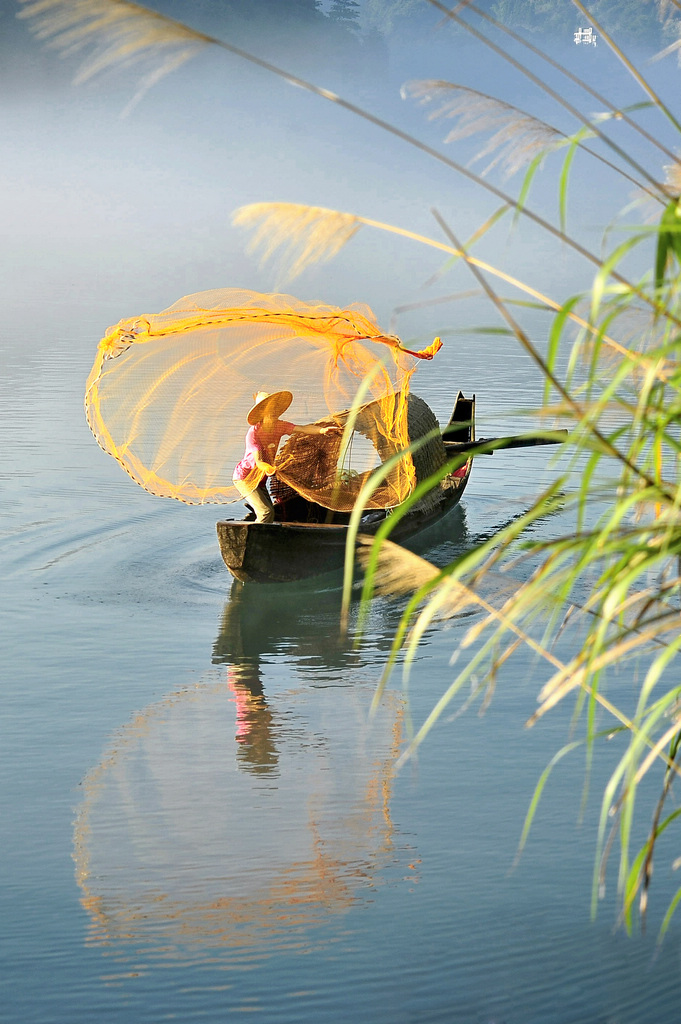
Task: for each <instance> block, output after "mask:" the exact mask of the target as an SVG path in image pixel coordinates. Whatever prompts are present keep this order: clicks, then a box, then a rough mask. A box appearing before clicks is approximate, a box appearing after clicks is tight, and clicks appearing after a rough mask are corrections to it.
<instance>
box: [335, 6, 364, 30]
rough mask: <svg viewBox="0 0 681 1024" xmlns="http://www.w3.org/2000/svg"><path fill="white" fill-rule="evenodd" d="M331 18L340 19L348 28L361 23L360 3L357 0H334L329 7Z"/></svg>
mask: <svg viewBox="0 0 681 1024" xmlns="http://www.w3.org/2000/svg"><path fill="white" fill-rule="evenodd" d="M329 18H331V20H332V21H340V22H341V23H342V24H343V25H346V26H347V27H348V28H351V27H355V26H357V25H358V24H359V4H358V3H357V0H333V3H332V4H331V7H330V9H329Z"/></svg>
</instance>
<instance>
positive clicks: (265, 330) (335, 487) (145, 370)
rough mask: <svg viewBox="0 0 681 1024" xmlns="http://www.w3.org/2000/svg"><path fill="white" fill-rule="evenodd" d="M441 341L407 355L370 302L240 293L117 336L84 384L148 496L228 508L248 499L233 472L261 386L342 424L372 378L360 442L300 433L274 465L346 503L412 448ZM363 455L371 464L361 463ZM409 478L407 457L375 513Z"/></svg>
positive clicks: (194, 300) (218, 295)
mask: <svg viewBox="0 0 681 1024" xmlns="http://www.w3.org/2000/svg"><path fill="white" fill-rule="evenodd" d="M439 347H440V342H439V339H436V341H435V342H434V343H433V345H431V346H430V347H429V348H428V349H425V350H423V351H422V352H410V351H409V350H407V349H405V348H404V347H403V346H402V345H401V343H400V342H399V340H398V339H397V338H395V337H391V336H387V335H384V334H383V333H382V331H381V329H380V327H379V326H378V324H377V323H376V320H375V318H374V316H373V314H372V312H371V310H370V309H369V308H368V307H366V306H353V307H352V308H350V309H337V308H334V307H331V306H326V305H320V304H314V305H313V304H308V303H305V302H301V301H300V300H298V299H295V298H293V297H292V296H290V295H276V294H274V295H262V294H259V293H257V292H250V291H243V290H241V289H231V288H230V289H218V290H214V291H207V292H199V293H197V294H195V295H188V296H185V297H184V298H182V299H180V300H179V301H178V302H176V303H175V304H174V305H173V306H170V307H169V308H168V309H166V310H163V312H161V313H158V314H152V315H147V316H141V317H137V318H130V319H127V320H121V321H120V322H119V323H118V324H117V325H116V326H115V327H111V328H110V329H109V330H108V331H107V333H106V334H105V336H104V337H103V338H102V340H101V341H100V343H99V347H98V350H97V357H96V359H95V363H94V366H93V368H92V371H91V373H90V376H89V378H88V381H87V387H86V393H85V408H86V414H87V419H88V423H89V425H90V428H91V430H92V432H93V433H94V435H95V437H96V438H97V441H98V442H99V444H100V445H101V447H102V448H103V449H104V450H105V451H107V452H109V454H111V455H113V456H114V458H116V459H117V460H118V461H119V462H120V464H121V465H122V466H123V468H124V469H125V470H126V472H128V473H129V474H130V476H131V477H132V478H133V480H135V481H136V482H137V483H138V484H140V485H141V486H142V487H144V488H145V489H146V490H147V491H150V492H151V493H152V494H158V495H162V496H164V497H171V498H177V499H179V500H180V501H184V502H188V503H190V504H203V503H211V502H214V503H221V502H230V501H235V500H238V499H239V498H240V497H241V495H240V494H239V492H238V491H237V490H236V488H235V487H234V484H233V482H232V473H233V470H234V467H235V465H236V464H237V463H238V462H239V460H240V459H241V458H242V456H243V453H244V436H245V433H246V431H247V429H248V423H247V419H246V417H247V414H248V410H249V409H250V407H251V406H252V405H253V397H254V394H255V392H259V391H265V392H270V393H271V392H275V391H280V390H288V391H291V392H292V393H293V403H292V405H291V407H290V408H289V409H288V410H287V411H286V412H285V413H284V414H283V415H282V419H283V420H286V421H289V422H292V423H295V424H296V425H309V424H313V423H315V424H318V425H321V426H323V425H332V424H333V423H334V422H336V423H340V424H341V425H342V424H343V423H344V421H345V418H346V417H345V415H344V413H345V412H346V411H347V410H348V409H349V407H350V406H351V404H352V402H353V399H354V397H355V395H356V393H357V391H358V388H359V386H360V385H361V384H362V382H363V381H366V380H367V379H368V380H369V385H368V390H367V392H366V393H365V399H364V400H363V405H362V408H361V410H360V412H359V415H358V417H357V420H356V422H355V430H354V433H353V436H352V438H351V439H350V444H347V443H343V439H342V435H341V434H340V433H338V434H333V433H332V434H326V435H317V434H310V435H308V434H299V433H294V434H293V435H292V437H291V438H290V440H289V441H288V442H284V443H282V445H281V446H280V450H279V454H278V456H277V459H276V461H275V463H274V468H275V469H276V475H277V479H278V480H279V481H282V482H283V483H284V484H286V485H288V486H289V487H292V488H293V489H294V490H295V491H296V492H297V493H298V494H301V495H303V497H305V498H307V499H308V500H310V501H314V502H317V503H318V504H321V505H324V506H325V507H327V508H331V509H336V510H339V511H348V510H349V509H351V508H352V505H353V504H354V501H355V498H356V497H357V494H358V492H359V489H360V487H361V485H362V483H363V481H364V480H365V479H366V477H367V476H368V475H369V474H370V472H371V471H372V468H373V464H375V463H376V462H385V461H386V460H387V459H388V458H389V457H390V456H391V455H393V454H394V453H396V452H400V451H403V450H404V449H405V448H406V447H407V445H408V444H409V436H408V424H407V404H408V393H409V383H410V378H411V375H412V374H413V372H414V369H415V368H416V366H417V365H418V360H419V359H423V358H426V359H429V358H432V356H433V355H434V354H435V353H436V352H437V351H438V349H439ZM346 442H347V438H346ZM358 450H359V452H360V455H361V458H363V459H364V465H362V462H361V459H360V462H359V463H357V464H356V465H354V466H353V463H352V459H353V453H354V454H355V455H356V454H357V451H358ZM270 468H271V467H270ZM261 470H262V467H258V471H257V473H256V475H255V477H254V479H253V480H252V481H250V482H251V483H252V485H253V486H256V485H257V483H258V482H259V480H260V479H262V472H261ZM256 477H257V478H256ZM413 486H414V466H413V463H412V460H411V458H409V457H408V456H407V457H405V458H403V459H401V460H399V461H398V462H397V464H396V466H395V468H394V469H393V470H391V472H390V473H389V474H388V476H387V478H386V479H385V480H384V482H383V483H382V485H381V486H380V487H379V488H378V490H377V491H376V492H374V495H373V497H372V499H371V501H370V505H369V507H374V508H384V507H390V506H392V505H395V504H398V503H399V502H400V501H403V500H404V498H406V497H407V495H408V494H409V492H410V491H411V490H412V489H413Z"/></svg>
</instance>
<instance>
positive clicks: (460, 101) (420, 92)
mask: <svg viewBox="0 0 681 1024" xmlns="http://www.w3.org/2000/svg"><path fill="white" fill-rule="evenodd" d="M401 95H402V98H403V99H415V100H418V101H419V102H420V103H421V105H426V104H429V103H435V102H439V106H438V107H437V109H435V110H432V111H431V112H430V114H429V115H428V120H429V121H435V120H438V119H442V118H448V119H457V124H456V126H455V127H454V128H452V130H451V131H450V132H449V134H448V135H447V136H446V138H445V140H444V141H445V142H455V141H457V140H459V139H465V138H468V137H469V136H471V135H476V134H478V133H479V132H489V131H492V132H494V134H493V135H492V137H491V138H490V139H489V141H488V142H487V143H486V145H485V146H484V147H483V149H481V150H480V152H479V153H477V154H476V155H475V156H474V157H473V160H472V161H471V162H472V163H475V162H476V161H477V160H481V159H482V158H483V157H485V156H488V155H489V154H490V153H493V152H494V151H495V150H498V153H497V155H496V156H495V158H494V159H493V160H492V162H491V163H490V164H489V165H488V166H487V167H486V168H485V169H484V171H483V172H482V173H483V175H484V174H487V173H488V172H489V171H491V170H492V168H493V167H496V165H497V164H499V163H500V164H501V165H502V167H503V169H504V175H505V177H507V178H510V177H511V176H512V175H514V174H515V173H516V172H517V171H519V170H520V169H521V167H523V166H525V165H526V164H529V163H530V162H531V161H532V160H533V159H534V158H535V157H536V156H538V155H539V154H540V153H542V152H545V151H548V150H549V149H550V148H551V147H552V146H554V145H555V144H556V143H560V142H563V141H564V140H565V139H566V138H567V136H566V135H565V134H564V132H561V131H559V130H558V129H557V128H553V127H552V126H551V125H550V124H546V122H544V121H540V120H539V119H538V118H536V117H533V116H532V114H528V113H527V112H526V111H524V110H520V109H519V108H518V107H514V106H512V105H511V104H510V103H505V102H504V101H503V100H499V99H496V98H495V97H494V96H488V95H487V93H484V92H479V91H478V90H477V89H470V88H468V87H467V86H465V85H457V84H456V83H453V82H446V81H442V80H436V79H425V80H417V81H411V82H406V83H405V84H404V85H403V86H402V89H401Z"/></svg>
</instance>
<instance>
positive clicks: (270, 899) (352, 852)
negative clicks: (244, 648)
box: [74, 664, 402, 964]
mask: <svg viewBox="0 0 681 1024" xmlns="http://www.w3.org/2000/svg"><path fill="white" fill-rule="evenodd" d="M239 668H240V666H239V665H238V664H237V665H235V666H232V667H231V669H230V672H229V675H228V677H227V680H221V679H216V678H213V679H212V680H211V679H205V680H203V681H202V683H201V685H198V686H197V687H196V688H192V689H190V690H183V691H180V692H176V693H173V694H172V695H171V696H169V697H167V698H166V699H164V700H163V701H161V702H159V703H158V704H155V705H151V706H149V707H147V708H145V709H144V710H142V711H141V712H140V713H139V714H137V715H136V716H135V717H134V718H133V720H132V721H131V722H130V723H128V725H127V726H126V727H125V728H124V729H123V730H121V732H120V733H118V734H117V735H116V736H115V738H114V740H113V742H112V745H111V748H110V749H109V750H108V751H107V753H106V755H105V756H104V758H103V759H102V761H101V762H100V763H99V764H98V765H97V766H96V767H95V768H93V769H92V770H91V771H90V772H89V773H88V775H87V776H86V778H85V780H84V782H83V787H82V796H83V800H82V803H81V806H80V808H79V812H78V817H77V821H76V823H75V835H74V856H75V861H76V876H77V880H78V884H79V885H80V888H81V892H82V902H83V906H84V907H85V908H86V910H87V911H88V913H89V915H90V919H91V930H90V936H89V938H90V941H91V942H95V943H104V944H106V945H107V946H108V947H110V946H113V945H114V944H115V945H117V946H119V947H120V946H123V947H125V948H126V950H127V951H128V954H129V955H132V952H133V950H134V949H135V948H136V947H137V948H139V947H143V948H144V955H145V956H152V957H154V956H156V957H158V956H161V957H163V958H164V960H166V961H167V962H168V963H169V964H172V963H173V961H176V960H178V959H182V958H186V957H189V956H200V955H202V951H207V950H210V951H211V955H217V952H218V951H219V950H220V949H221V948H223V949H225V950H226V951H229V950H238V951H240V952H241V953H243V954H248V953H253V952H254V951H256V952H258V951H260V952H263V951H267V952H271V951H272V949H273V948H276V947H282V948H288V949H289V950H295V949H301V951H303V950H306V949H309V946H308V945H307V940H306V933H307V931H308V929H310V928H314V927H316V926H319V925H321V924H324V923H325V922H326V921H327V920H328V918H329V917H330V916H331V915H333V914H338V913H342V912H344V911H346V910H347V909H348V908H349V907H351V906H352V905H353V904H354V903H356V902H357V901H361V900H362V899H366V898H367V890H368V889H369V888H370V887H371V886H372V885H373V884H375V883H376V882H377V881H379V880H380V879H381V874H382V871H383V870H384V868H385V867H386V865H387V864H388V863H389V862H390V861H391V860H392V859H393V858H394V856H395V852H394V850H393V842H394V829H393V824H392V821H391V819H390V812H389V797H390V776H391V770H392V766H393V764H394V759H395V756H396V754H397V752H398V749H399V743H400V737H401V714H402V709H401V705H400V701H399V700H398V699H397V698H396V695H394V694H389V695H387V699H386V700H385V701H384V702H383V703H382V706H381V710H380V712H379V714H378V715H377V716H376V719H375V720H374V722H373V726H372V729H371V731H370V732H369V731H368V727H367V724H366V713H365V698H366V694H362V693H361V692H360V691H358V690H357V689H353V688H348V687H327V688H325V689H324V690H323V691H320V694H319V699H318V700H315V701H314V702H312V703H311V704H308V705H306V704H305V702H302V703H301V701H300V699H299V696H298V694H297V691H295V690H294V691H292V692H291V693H280V694H279V695H278V697H277V699H276V701H272V702H271V704H270V706H269V707H268V706H267V701H266V699H265V698H264V697H262V696H261V697H259V698H256V699H255V700H251V699H249V698H250V697H251V684H250V682H249V678H248V675H247V673H242V672H240V671H239ZM260 689H262V688H261V687H260ZM256 691H257V687H256ZM393 698H394V699H393ZM339 722H342V723H343V725H342V728H339ZM265 777H266V780H267V785H263V781H264V778H265ZM304 940H306V941H305V944H304ZM310 941H311V940H310ZM315 941H316V942H319V941H321V940H320V939H319V938H317V939H316V940H315ZM218 962H220V961H219V960H218Z"/></svg>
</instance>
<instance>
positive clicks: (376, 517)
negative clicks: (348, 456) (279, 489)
mask: <svg viewBox="0 0 681 1024" xmlns="http://www.w3.org/2000/svg"><path fill="white" fill-rule="evenodd" d="M410 401H411V402H412V403H413V405H410V413H411V411H412V408H414V409H415V410H416V409H418V412H419V413H422V412H423V410H424V409H425V410H427V412H428V413H430V410H428V407H427V406H426V405H425V403H424V402H422V401H421V400H420V399H416V398H415V396H410ZM417 403H418V405H417ZM474 419H475V396H473V397H472V398H464V396H463V394H462V393H461V392H459V395H458V397H457V400H456V404H455V406H454V410H453V412H452V415H451V418H450V420H449V423H448V424H447V426H446V427H445V429H444V430H443V431H442V435H441V437H439V436H438V437H435V438H431V439H430V440H428V441H427V442H426V443H425V444H424V446H423V448H422V449H420V450H417V451H415V452H414V454H413V459H414V466H415V469H416V480H417V483H418V482H419V481H420V480H423V479H425V478H426V477H427V476H429V475H430V474H431V473H432V472H435V471H436V470H438V469H439V468H440V467H441V466H443V465H444V464H445V462H446V461H447V459H448V458H451V457H452V456H453V455H455V454H456V452H457V450H459V449H461V447H462V446H463V445H466V444H468V445H470V444H471V443H472V442H473V440H474ZM433 424H435V425H436V424H437V421H436V420H435V418H434V416H433V415H432V413H430V421H429V422H428V421H427V424H426V427H425V428H423V427H422V428H421V430H419V431H414V430H413V429H411V426H410V437H411V439H412V440H415V439H417V438H419V437H424V436H425V435H426V434H427V433H428V431H429V430H432V426H433ZM471 463H472V459H471V458H468V459H467V460H466V462H465V463H464V464H463V465H462V466H461V467H459V468H457V469H455V470H454V471H453V472H452V473H449V474H447V475H446V476H445V477H444V478H443V480H442V481H441V482H440V484H439V485H438V486H437V487H435V488H434V489H433V490H432V491H431V492H430V493H429V494H427V495H426V496H425V497H423V498H422V499H421V500H419V501H417V502H416V503H415V504H414V505H413V507H412V508H411V509H410V510H409V512H408V513H407V514H406V515H405V516H404V517H403V518H402V519H401V520H400V521H399V522H398V523H397V524H396V526H395V528H394V530H393V531H392V532H391V538H392V540H394V541H396V542H399V543H402V544H404V543H405V542H407V543H408V542H409V541H410V540H411V539H412V538H414V537H415V536H417V535H418V534H420V533H422V532H423V531H424V530H426V529H428V528H430V527H432V526H434V525H435V524H436V523H437V522H439V521H440V520H441V519H442V518H443V516H445V515H446V514H447V513H448V512H449V511H450V509H451V508H453V507H454V506H455V505H456V504H458V502H459V501H460V499H461V496H462V494H463V492H464V490H465V487H466V484H467V483H468V478H469V476H470V471H471ZM275 515H276V520H277V521H275V522H274V523H255V522H253V521H249V520H248V519H247V520H242V521H237V520H222V521H221V522H219V523H218V524H217V533H218V541H219V544H220V552H221V554H222V557H223V559H224V562H225V565H226V566H227V568H228V569H229V571H230V572H231V573H232V575H233V576H234V577H235V578H236V579H238V580H241V581H242V582H249V581H256V582H260V583H273V582H287V581H292V580H298V579H303V578H305V577H307V576H316V575H319V574H321V573H326V572H332V571H334V570H339V569H341V568H342V567H343V562H344V558H345V543H346V539H347V524H348V522H349V518H350V517H349V514H348V513H338V512H330V511H329V510H328V509H326V508H322V507H321V506H319V505H313V504H311V503H310V502H306V501H303V500H302V499H301V498H300V497H298V496H294V497H291V498H290V499H289V500H282V501H280V502H279V503H278V504H277V505H276V507H275ZM388 515H390V510H385V509H382V510H375V511H371V512H368V513H367V514H366V515H365V516H364V517H363V519H362V524H361V532H362V533H364V534H374V533H375V532H376V531H377V530H378V528H379V526H380V525H381V523H382V522H384V520H385V519H386V517H387V516H388Z"/></svg>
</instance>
